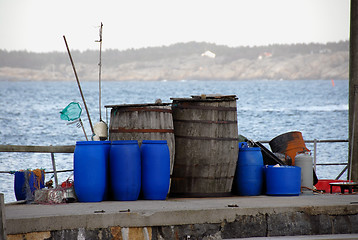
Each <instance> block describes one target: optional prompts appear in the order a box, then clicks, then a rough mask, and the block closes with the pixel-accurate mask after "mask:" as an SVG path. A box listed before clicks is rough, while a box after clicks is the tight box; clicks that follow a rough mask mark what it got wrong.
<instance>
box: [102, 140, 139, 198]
mask: <svg viewBox="0 0 358 240" xmlns="http://www.w3.org/2000/svg"><path fill="white" fill-rule="evenodd" d="M109 167H110V185H111V194H112V195H113V198H114V200H119V201H134V200H137V199H138V196H139V193H140V187H141V158H140V149H139V145H138V141H137V140H128V141H126V140H123V141H113V142H112V147H111V151H110V160H109Z"/></svg>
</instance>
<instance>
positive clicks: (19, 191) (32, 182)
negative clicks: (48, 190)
mask: <svg viewBox="0 0 358 240" xmlns="http://www.w3.org/2000/svg"><path fill="white" fill-rule="evenodd" d="M25 174H29V176H28V183H29V184H28V185H27V186H26V182H25V181H26V178H25ZM44 181H45V174H44V172H43V171H41V179H38V178H37V176H36V175H35V174H34V173H33V172H32V171H17V172H15V180H14V189H15V197H16V200H17V201H20V200H26V199H27V198H26V195H27V194H34V192H35V190H36V189H41V188H44V187H45V186H44ZM29 197H30V196H28V198H29ZM30 198H31V197H30ZM31 199H32V198H31Z"/></svg>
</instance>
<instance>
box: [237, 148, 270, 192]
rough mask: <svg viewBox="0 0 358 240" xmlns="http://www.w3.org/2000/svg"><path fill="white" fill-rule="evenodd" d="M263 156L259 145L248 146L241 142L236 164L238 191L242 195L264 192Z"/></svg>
mask: <svg viewBox="0 0 358 240" xmlns="http://www.w3.org/2000/svg"><path fill="white" fill-rule="evenodd" d="M263 165H264V162H263V157H262V153H261V149H260V148H259V147H248V145H247V143H246V142H242V143H239V156H238V161H237V166H236V177H235V181H236V186H237V193H238V194H239V195H241V196H257V195H260V194H261V192H262V185H263Z"/></svg>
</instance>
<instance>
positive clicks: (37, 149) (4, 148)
mask: <svg viewBox="0 0 358 240" xmlns="http://www.w3.org/2000/svg"><path fill="white" fill-rule="evenodd" d="M258 142H261V143H269V142H270V141H266V140H265V141H258ZM339 142H342V143H343V142H348V140H342V139H329V140H318V139H314V140H305V143H313V167H314V170H315V171H316V167H317V166H332V165H335V166H339V165H342V166H345V167H344V169H343V170H342V171H341V172H340V173H339V175H338V176H337V177H336V179H339V178H340V177H341V176H342V175H343V174H344V172H345V171H347V169H348V160H347V163H317V144H318V143H339ZM74 150H75V145H65V146H27V145H0V152H33V153H50V154H51V161H52V167H53V171H49V172H45V173H54V177H55V184H56V186H57V185H58V180H57V173H60V172H70V171H73V169H69V170H59V171H58V170H56V163H55V155H54V154H55V153H73V152H74ZM0 173H12V172H11V171H0Z"/></svg>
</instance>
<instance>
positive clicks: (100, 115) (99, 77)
mask: <svg viewBox="0 0 358 240" xmlns="http://www.w3.org/2000/svg"><path fill="white" fill-rule="evenodd" d="M102 28H103V23H102V22H101V26H100V29H99V40H96V42H99V63H98V67H99V73H98V79H99V81H98V84H99V87H98V88H99V121H100V122H101V121H102V114H101V73H102Z"/></svg>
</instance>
